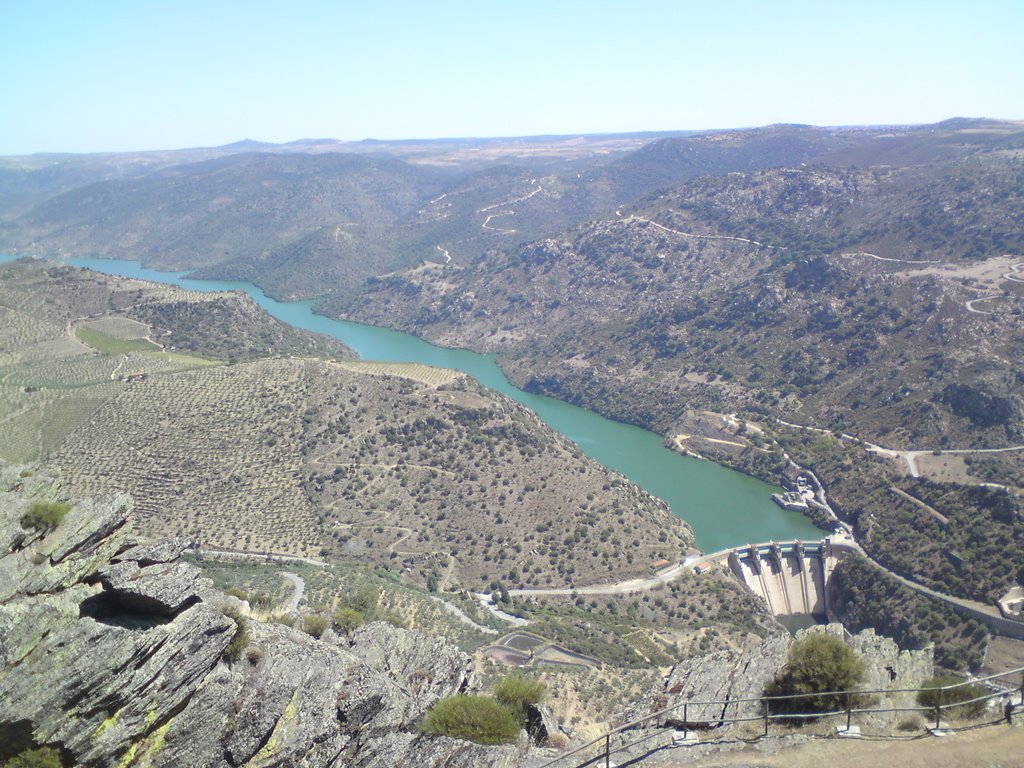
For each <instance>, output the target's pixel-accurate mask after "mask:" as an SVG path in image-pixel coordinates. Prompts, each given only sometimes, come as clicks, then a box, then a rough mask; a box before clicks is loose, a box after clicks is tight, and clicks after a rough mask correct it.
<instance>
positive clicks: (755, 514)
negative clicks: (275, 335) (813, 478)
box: [10, 256, 818, 551]
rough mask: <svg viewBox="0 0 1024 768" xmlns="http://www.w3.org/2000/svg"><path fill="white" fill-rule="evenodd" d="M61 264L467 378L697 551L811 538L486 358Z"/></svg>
mask: <svg viewBox="0 0 1024 768" xmlns="http://www.w3.org/2000/svg"><path fill="white" fill-rule="evenodd" d="M10 258H15V257H13V256H12V257H10ZM67 261H68V263H70V264H73V265H74V266H78V267H86V268H90V269H94V270H96V271H99V272H105V273H107V274H113V275H120V276H123V277H132V278H138V279H144V280H151V281H154V282H162V283H170V284H174V285H178V286H180V287H183V288H187V289H189V290H195V291H204V292H209V291H221V290H236V291H237V290H240V291H243V292H245V293H247V294H248V295H249V296H251V297H252V298H253V299H254V300H255V301H256V302H257V304H259V305H260V306H261V307H263V308H264V309H265V310H267V311H268V312H270V313H271V314H272V315H273V316H275V317H276V318H278V319H279V320H281V321H283V322H285V323H288V324H290V325H293V326H295V327H298V328H302V329H304V330H309V331H313V332H316V333H323V334H327V335H330V336H334V337H335V338H338V339H340V340H341V341H343V342H344V343H345V344H346V345H348V346H349V347H351V348H352V349H354V350H355V351H356V352H357V354H359V356H360V357H361V358H363V359H372V360H381V361H391V362H419V363H424V364H426V365H432V366H437V367H442V368H451V369H454V370H459V371H462V372H464V373H468V374H469V375H471V376H473V377H474V378H476V379H477V380H478V381H480V382H481V383H482V384H484V385H485V386H488V387H490V388H492V389H494V390H496V391H498V392H500V393H501V394H504V395H506V396H508V397H511V398H512V399H514V400H516V401H517V402H519V403H521V404H522V405H525V406H526V407H528V408H530V409H531V410H533V411H534V412H535V413H536V414H537V415H538V416H539V417H540V418H541V419H542V420H543V421H544V422H546V423H547V424H548V425H549V426H551V427H553V428H554V429H556V430H558V431H559V432H561V433H562V434H563V435H565V436H566V437H568V438H569V439H570V440H572V441H573V442H575V443H576V445H577V446H579V448H580V449H581V450H582V451H583V452H584V453H586V454H587V455H589V456H590V457H591V458H593V459H595V460H597V461H599V462H600V463H602V464H604V465H605V466H607V467H609V468H611V469H613V470H615V471H616V472H619V473H620V474H622V475H624V476H625V477H627V478H628V479H630V480H632V481H633V482H635V483H636V484H637V485H639V486H640V487H642V488H644V489H645V490H647V491H649V492H650V493H652V494H653V495H655V496H657V497H658V498H661V499H663V500H665V501H666V502H667V503H668V504H669V506H670V508H671V509H672V511H673V512H674V513H675V514H676V515H677V516H679V517H682V518H683V519H684V520H686V522H687V523H689V524H690V525H691V527H692V528H693V529H694V532H695V534H696V537H697V544H698V546H700V547H701V548H702V549H704V550H707V551H715V550H719V549H723V548H726V547H728V546H732V545H739V544H745V543H746V542H748V541H751V540H756V541H763V540H771V539H778V540H788V539H797V538H801V539H810V538H816V537H817V535H818V532H817V530H816V529H815V528H814V526H813V525H812V524H811V523H810V522H808V521H807V520H806V519H805V518H804V517H802V516H801V515H799V514H798V513H794V512H786V511H784V510H781V509H779V508H777V507H776V506H775V505H774V504H772V502H771V494H772V493H773V492H776V491H777V490H779V489H778V488H775V487H772V486H770V485H768V484H766V483H763V482H761V481H759V480H756V479H754V478H752V477H750V476H747V475H743V474H741V473H739V472H735V471H732V470H728V469H726V468H724V467H721V466H718V465H717V464H713V463H710V462H706V461H699V460H696V459H692V458H687V457H683V456H680V455H678V454H676V453H674V452H673V451H671V450H670V449H668V448H666V447H665V446H664V445H663V444H662V443H663V441H662V437H661V436H660V435H658V434H655V433H653V432H648V431H646V430H643V429H640V428H638V427H634V426H630V425H627V424H622V423H619V422H615V421H612V420H609V419H606V418H604V417H602V416H600V415H598V414H596V413H593V412H591V411H587V410H584V409H582V408H578V407H576V406H574V405H570V404H568V403H564V402H562V401H559V400H555V399H553V398H550V397H546V396H544V395H535V394H531V393H528V392H525V391H523V390H521V389H518V388H517V387H514V386H513V385H512V384H511V383H510V382H509V381H508V379H507V378H506V377H505V376H504V374H503V372H502V371H501V369H500V368H499V366H498V363H497V361H496V360H495V358H494V357H493V356H488V355H480V354H477V353H474V352H470V351H468V350H455V349H448V348H444V347H437V346H435V345H432V344H429V343H427V342H425V341H423V340H422V339H418V338H416V337H414V336H411V335H409V334H404V333H400V332H397V331H391V330H388V329H384V328H377V327H374V326H366V325H360V324H358V323H350V322H345V321H339V320H332V319H330V318H327V317H325V316H323V315H319V314H315V313H314V312H313V302H312V301H302V302H279V301H276V300H274V299H271V298H269V297H267V296H266V295H265V294H264V293H263V292H262V291H260V290H259V289H258V288H256V287H255V286H253V285H252V284H250V283H246V282H240V281H214V280H191V279H188V278H187V276H186V273H168V272H160V271H158V270H152V269H148V268H145V267H143V266H142V265H141V264H139V263H138V262H130V261H117V260H106V259H69V260H67Z"/></svg>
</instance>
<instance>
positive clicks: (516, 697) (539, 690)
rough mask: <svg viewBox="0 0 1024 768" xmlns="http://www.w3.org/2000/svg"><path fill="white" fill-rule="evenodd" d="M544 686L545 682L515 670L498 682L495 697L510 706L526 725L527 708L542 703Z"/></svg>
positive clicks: (521, 722)
mask: <svg viewBox="0 0 1024 768" xmlns="http://www.w3.org/2000/svg"><path fill="white" fill-rule="evenodd" d="M544 688H545V686H544V683H543V682H541V681H540V680H538V679H537V678H535V677H529V676H527V675H524V674H522V673H521V672H513V673H512V674H511V675H507V676H506V677H505V678H504V679H503V680H502V681H501V682H500V683H498V687H497V688H495V689H494V698H496V699H497V700H498V701H499V702H501V703H502V704H504V705H505V706H506V707H508V709H509V710H510V711H511V712H512V713H513V714H514V715H515V716H516V717H517V718H518V719H519V722H520V724H522V725H525V724H526V708H527V707H529V706H530V705H533V704H538V703H540V701H541V699H543V698H544Z"/></svg>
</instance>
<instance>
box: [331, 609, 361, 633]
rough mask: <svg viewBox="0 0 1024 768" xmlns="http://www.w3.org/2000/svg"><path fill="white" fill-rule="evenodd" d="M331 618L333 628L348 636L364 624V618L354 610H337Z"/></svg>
mask: <svg viewBox="0 0 1024 768" xmlns="http://www.w3.org/2000/svg"><path fill="white" fill-rule="evenodd" d="M332 618H333V619H334V626H336V627H337V628H338V629H340V630H342V631H343V632H345V634H349V635H350V634H352V632H354V631H355V630H357V629H359V627H361V626H363V624H365V623H366V617H365V616H363V614H362V613H360V612H359V611H357V610H355V609H354V608H339V609H338V610H336V611H335V612H334V616H333V617H332Z"/></svg>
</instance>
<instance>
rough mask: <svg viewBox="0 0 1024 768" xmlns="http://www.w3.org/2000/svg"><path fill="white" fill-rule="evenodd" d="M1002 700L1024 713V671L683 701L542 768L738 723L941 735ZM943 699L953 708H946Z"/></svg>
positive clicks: (578, 766) (571, 767)
mask: <svg viewBox="0 0 1024 768" xmlns="http://www.w3.org/2000/svg"><path fill="white" fill-rule="evenodd" d="M1004 680H1013V681H1014V682H1013V683H1012V684H1006V683H1004V682H1003V681H1004ZM1018 681H1019V682H1018ZM965 686H982V687H984V688H986V689H988V692H986V693H984V694H982V695H979V696H974V697H972V698H969V699H960V698H959V697H958V696H956V695H955V694H950V693H949V692H950V691H955V690H957V689H961V688H964V687H965ZM923 691H928V692H930V693H933V694H934V695H935V697H936V703H935V704H934V705H931V706H921V705H919V706H913V707H909V706H908V707H880V706H879V707H876V706H871V701H872V699H873V697H880V696H893V695H895V694H911V693H912V694H914V695H915V700H916V697H917V694H919V693H921V692H923ZM1011 697H1012V698H1011ZM1000 698H1001V699H1006V700H1007V701H1008V702H1009V703H1012V700H1014V699H1015V700H1016V701H1017V705H1018V706H1020V707H1024V667H1018V668H1017V669H1011V670H1009V671H1008V672H1001V673H999V674H995V675H989V676H988V677H981V678H977V679H974V680H966V681H964V682H962V683H956V684H953V685H947V686H941V687H935V688H881V689H877V690H856V691H825V692H821V693H799V694H790V695H785V696H760V697H757V698H747V699H724V700H716V701H683V702H678V703H676V704H673V705H672V706H670V707H665V708H664V709H660V710H658V711H657V712H652V713H651V714H649V715H646V716H644V717H641V718H638V719H636V720H632V721H630V722H628V723H625V724H623V725H620V726H618V727H617V728H613V729H612V730H610V731H608V732H607V733H605V734H604V735H603V736H599V737H598V738H596V739H594V740H592V741H589V742H587V743H586V744H583V745H581V746H579V747H576V748H575V749H573V750H571V751H569V752H564V753H562V754H561V755H559V756H558V757H556V758H554V759H553V760H550V761H548V762H546V763H543V764H542V765H540V766H539V768H554V766H559V768H584V766H590V765H599V766H601V765H603V766H605V768H610V766H611V764H612V763H611V756H612V755H614V754H617V753H619V752H625V751H626V750H631V749H633V748H634V747H637V746H639V745H641V744H643V743H644V742H646V741H650V740H652V739H655V738H657V737H659V736H662V735H664V734H667V733H670V732H673V731H676V730H680V729H681V730H688V729H689V728H693V729H695V730H709V729H717V728H721V727H723V726H726V725H733V724H737V723H751V722H763V723H764V733H763V734H762V735H761V736H758V737H757V738H763V737H765V736H768V735H769V731H770V727H771V724H772V723H773V722H787V723H789V724H792V723H794V722H798V721H801V720H804V721H807V720H817V719H820V718H826V717H845V718H846V730H849V729H850V728H851V726H852V725H853V720H854V716H855V715H862V714H883V713H899V712H927V713H929V714H930V715H934V719H935V726H934V727H935V728H936V729H939V728H941V726H942V715H943V713H945V712H948V711H950V710H955V709H958V708H960V707H967V706H970V705H972V704H979V703H984V702H988V701H991V700H993V699H1000ZM798 699H802V700H811V701H821V700H829V699H830V700H832V701H836V702H843V705H842V706H840V708H839V709H830V710H828V711H814V712H812V711H807V712H792V711H787V710H789V709H790V707H789V706H786V705H785V704H783V702H792V701H794V700H798ZM943 699H945V700H946V701H947V702H948V703H943ZM773 702H776V703H777V704H776V711H775V712H772V704H773ZM743 705H753V707H751V706H748V707H746V709H752V708H760V709H761V711H760V712H759V713H758V714H744V713H743V709H744V708H745V707H744V706H743ZM709 707H714V708H716V709H717V710H718V711H720V712H721V715H720V716H717V717H714V718H710V719H703V720H699V721H691V720H690V719H689V716H690V713H691V712H693V711H694V710H695V709H697V708H700V709H701V710H703V711H706V710H707V708H709ZM730 708H731V709H733V711H734V712H735V713H736V714H735V715H734V716H732V717H730V716H729V710H730ZM807 709H808V710H810V709H812V708H811V707H807ZM673 715H681V717H675V716H673ZM641 728H648V729H651V728H653V731H651V732H647V733H644V734H643V735H642V736H640V737H638V738H636V739H634V740H632V741H623V742H622V743H616V744H614V745H613V743H612V739H613V737H616V736H620V735H622V734H626V733H627V732H628V731H635V730H638V729H641ZM586 752H592V753H593V754H591V755H590V756H589V757H587V758H585V759H584V760H583V762H569V758H572V757H577V759H579V758H580V757H581V756H582V755H583V754H584V753H586ZM641 760H643V757H631V758H630V763H631V764H634V763H637V762H640V761H641Z"/></svg>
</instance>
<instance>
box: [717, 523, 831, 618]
mask: <svg viewBox="0 0 1024 768" xmlns="http://www.w3.org/2000/svg"><path fill="white" fill-rule="evenodd" d="M840 554H841V553H840V552H839V551H834V550H833V548H832V546H831V545H830V543H829V540H828V539H825V540H824V541H820V542H817V541H816V542H800V541H787V542H770V543H767V544H751V545H749V546H747V547H739V548H737V549H734V550H732V551H731V552H729V553H728V555H726V562H727V563H728V566H729V569H730V570H731V571H732V572H733V574H735V576H736V577H737V578H738V579H739V580H740V581H742V582H743V583H744V584H746V585H747V587H749V588H750V589H751V590H752V591H753V592H754V594H756V595H760V596H761V597H762V598H763V599H764V601H765V602H766V603H768V609H769V610H770V611H771V612H772V613H773V614H775V615H776V616H797V615H801V614H810V615H813V616H821V617H825V616H827V615H828V609H829V606H828V580H829V577H831V575H832V571H833V569H834V568H835V565H836V562H837V558H838V557H839V556H840Z"/></svg>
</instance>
